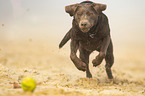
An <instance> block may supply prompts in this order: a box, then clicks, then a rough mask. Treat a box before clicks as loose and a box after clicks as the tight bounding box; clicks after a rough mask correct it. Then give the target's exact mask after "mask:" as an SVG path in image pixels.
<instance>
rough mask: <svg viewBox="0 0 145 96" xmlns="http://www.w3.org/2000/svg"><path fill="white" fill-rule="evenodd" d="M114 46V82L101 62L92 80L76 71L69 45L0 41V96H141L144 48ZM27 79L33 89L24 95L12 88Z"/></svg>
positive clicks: (144, 93)
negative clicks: (61, 46) (62, 46)
mask: <svg viewBox="0 0 145 96" xmlns="http://www.w3.org/2000/svg"><path fill="white" fill-rule="evenodd" d="M135 46H136V47H134V45H129V44H126V45H120V46H117V45H115V47H114V50H115V51H114V55H115V63H114V65H113V67H112V70H113V75H114V81H113V82H110V81H109V80H108V78H107V75H106V72H105V68H104V66H105V62H104V61H103V63H102V64H101V65H100V66H98V67H93V65H92V63H91V61H92V59H93V58H95V56H96V55H97V54H98V53H97V52H93V53H92V54H91V57H90V70H91V73H92V75H93V78H91V79H89V78H86V77H85V73H84V72H81V71H79V70H77V69H76V68H75V66H74V65H73V63H72V62H71V60H70V58H69V57H70V56H69V54H70V52H69V51H70V50H69V44H67V45H66V46H64V48H62V49H58V44H57V43H55V44H54V43H49V42H47V43H46V42H45V43H44V42H43V43H42V42H37V41H33V40H31V41H30V40H28V41H25V42H15V41H13V42H12V41H9V42H1V44H0V96H145V65H144V64H145V59H144V57H145V50H144V49H145V46H141V45H140V46H138V45H135ZM27 76H30V77H32V78H34V79H35V80H36V82H37V88H36V90H35V91H34V92H24V91H23V90H22V89H21V88H16V89H15V88H14V86H13V84H14V83H16V84H18V85H20V84H21V80H22V79H23V78H25V77H27Z"/></svg>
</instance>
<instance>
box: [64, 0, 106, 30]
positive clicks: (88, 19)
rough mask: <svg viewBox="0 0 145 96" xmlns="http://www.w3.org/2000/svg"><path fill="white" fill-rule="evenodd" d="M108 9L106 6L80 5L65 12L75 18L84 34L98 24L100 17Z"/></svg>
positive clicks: (97, 4)
mask: <svg viewBox="0 0 145 96" xmlns="http://www.w3.org/2000/svg"><path fill="white" fill-rule="evenodd" d="M105 9H106V5H105V4H99V3H93V2H90V3H80V4H73V5H69V6H66V7H65V11H66V12H67V13H69V14H70V16H73V17H74V19H75V21H76V23H77V25H78V27H79V28H80V30H81V31H82V32H84V33H85V32H88V31H89V30H90V29H91V28H92V27H93V26H95V25H96V24H97V22H98V16H99V14H101V13H102V11H104V10H105Z"/></svg>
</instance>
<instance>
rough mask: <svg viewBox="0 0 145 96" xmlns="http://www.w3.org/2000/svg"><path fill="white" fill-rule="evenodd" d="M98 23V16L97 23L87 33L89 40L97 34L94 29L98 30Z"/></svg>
mask: <svg viewBox="0 0 145 96" xmlns="http://www.w3.org/2000/svg"><path fill="white" fill-rule="evenodd" d="M99 23H100V16H98V22H97V24H96V25H95V26H94V27H93V28H92V29H91V30H90V31H89V32H88V33H89V36H90V37H91V38H94V37H95V35H96V34H97V32H96V29H97V28H98V26H99Z"/></svg>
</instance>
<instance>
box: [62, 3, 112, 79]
mask: <svg viewBox="0 0 145 96" xmlns="http://www.w3.org/2000/svg"><path fill="white" fill-rule="evenodd" d="M80 5H81V6H85V7H87V6H86V4H80ZM80 5H79V6H80ZM72 6H73V5H71V7H72ZM90 6H91V7H92V6H93V8H94V9H95V10H93V9H90V8H88V9H86V10H88V11H92V10H93V11H96V10H99V11H98V12H96V13H95V16H96V18H97V19H96V23H92V22H90V21H91V20H88V22H89V23H90V24H93V26H92V27H91V28H90V30H89V31H88V32H82V31H81V29H80V26H79V24H78V23H79V22H77V20H76V15H75V14H77V12H78V10H81V9H78V10H77V8H76V4H75V6H73V9H74V11H75V10H77V11H76V12H75V13H73V9H71V15H73V16H74V19H73V24H72V28H71V29H70V30H69V32H68V33H67V34H66V35H65V37H64V38H63V40H62V41H61V43H60V45H59V48H61V47H62V46H63V45H64V44H65V43H66V42H67V41H68V40H69V39H71V45H70V47H71V54H70V58H71V60H72V61H73V63H74V64H75V66H76V67H77V69H79V70H82V71H86V77H88V78H91V77H92V74H91V73H90V70H89V65H88V64H89V55H90V54H91V53H92V52H93V51H98V52H99V55H98V56H96V58H95V59H94V60H93V61H92V63H93V66H94V67H96V66H98V65H100V64H101V62H102V60H103V59H104V58H105V61H106V66H105V67H106V72H107V75H108V78H109V79H113V76H112V72H111V67H112V65H113V63H114V57H113V46H112V40H111V37H110V28H109V24H108V19H107V16H106V15H105V14H103V13H102V11H103V10H105V9H106V7H105V6H106V5H105V6H103V5H102V4H99V5H98V3H93V4H90V5H89V6H88V7H90ZM100 6H103V7H102V8H103V10H101V9H99V8H100ZM69 10H70V9H69ZM69 10H67V11H66V12H68V13H69ZM83 12H84V11H83ZM87 18H89V17H87ZM93 20H94V19H93ZM86 28H87V27H86ZM78 49H79V52H80V56H79V58H78V57H77V55H76V52H77V50H78Z"/></svg>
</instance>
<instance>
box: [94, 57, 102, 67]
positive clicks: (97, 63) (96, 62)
mask: <svg viewBox="0 0 145 96" xmlns="http://www.w3.org/2000/svg"><path fill="white" fill-rule="evenodd" d="M102 60H103V59H98V58H96V59H94V60H93V61H92V63H93V66H94V67H96V66H98V65H100V64H101V62H102Z"/></svg>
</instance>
